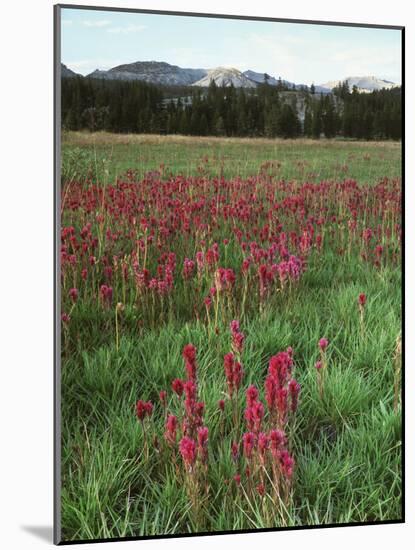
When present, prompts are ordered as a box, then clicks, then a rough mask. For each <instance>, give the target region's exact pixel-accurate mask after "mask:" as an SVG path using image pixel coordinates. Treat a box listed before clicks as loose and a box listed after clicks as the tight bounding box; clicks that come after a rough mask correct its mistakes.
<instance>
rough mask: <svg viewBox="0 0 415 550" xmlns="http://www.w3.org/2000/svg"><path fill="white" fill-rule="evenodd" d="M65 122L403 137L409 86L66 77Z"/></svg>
mask: <svg viewBox="0 0 415 550" xmlns="http://www.w3.org/2000/svg"><path fill="white" fill-rule="evenodd" d="M61 101H62V103H61V113H62V127H63V128H65V129H69V130H84V129H89V130H91V131H97V130H107V131H110V132H117V133H126V132H129V133H160V134H185V135H197V136H206V135H214V136H242V137H243V136H251V137H252V136H265V137H284V138H293V137H298V136H306V137H313V138H317V139H318V138H320V137H322V136H325V137H335V136H344V137H348V138H358V139H400V138H401V126H402V118H401V117H402V114H401V89H400V88H393V89H391V90H380V91H374V92H371V93H361V92H359V91H358V90H357V88H353V89H352V90H351V91H350V89H349V86H348V84H347V82H345V83H342V84H340V85H339V86H338V87H337V88H335V89H334V90H333V93H332V94H325V95H323V94H318V93H316V92H315V89H314V87H313V86H311V88H310V89H305V88H303V89H301V90H288V89H286V88H284V87H281V86H271V85H269V84H268V83H267V82H265V83H264V84H262V85H259V86H258V87H257V88H255V89H252V90H251V89H244V88H235V87H233V86H229V87H224V86H217V85H216V84H215V82H213V81H212V82H211V84H210V86H209V87H208V88H206V89H201V88H195V87H183V86H182V87H180V88H172V87H168V88H167V87H164V88H163V87H160V86H156V85H154V84H149V83H146V82H142V81H121V80H103V79H92V78H82V77H75V78H63V79H62V95H61Z"/></svg>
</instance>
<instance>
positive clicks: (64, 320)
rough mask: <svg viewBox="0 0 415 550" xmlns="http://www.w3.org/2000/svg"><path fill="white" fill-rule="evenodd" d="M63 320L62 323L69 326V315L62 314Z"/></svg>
mask: <svg viewBox="0 0 415 550" xmlns="http://www.w3.org/2000/svg"><path fill="white" fill-rule="evenodd" d="M61 320H62V323H65V324H68V323H69V321H70V320H71V318H70V316H69V315H68V314H67V313H62V316H61Z"/></svg>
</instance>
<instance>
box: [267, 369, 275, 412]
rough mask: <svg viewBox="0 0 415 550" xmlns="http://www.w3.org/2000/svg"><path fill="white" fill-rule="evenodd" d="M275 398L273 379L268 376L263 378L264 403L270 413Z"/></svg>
mask: <svg viewBox="0 0 415 550" xmlns="http://www.w3.org/2000/svg"><path fill="white" fill-rule="evenodd" d="M275 397H276V384H275V378H274V377H273V376H272V375H271V374H268V376H267V377H266V378H265V401H266V402H267V405H268V409H269V410H270V411H271V410H272V409H273V408H274V403H275Z"/></svg>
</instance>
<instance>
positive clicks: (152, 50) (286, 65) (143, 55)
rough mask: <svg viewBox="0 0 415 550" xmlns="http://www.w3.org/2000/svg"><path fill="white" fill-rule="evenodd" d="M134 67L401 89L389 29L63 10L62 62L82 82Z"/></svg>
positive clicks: (396, 48)
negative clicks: (350, 81) (356, 81)
mask: <svg viewBox="0 0 415 550" xmlns="http://www.w3.org/2000/svg"><path fill="white" fill-rule="evenodd" d="M133 61H166V62H167V63H171V64H173V65H179V66H180V67H187V68H189V67H190V68H205V69H210V68H214V67H218V66H225V67H236V68H237V69H239V70H242V71H244V70H247V69H252V70H254V71H258V72H267V73H269V74H271V75H272V76H275V77H277V78H278V77H279V76H281V78H283V79H287V80H290V81H292V82H296V83H297V84H299V83H304V84H311V83H312V82H314V83H315V84H321V83H324V82H326V81H328V80H337V79H343V78H345V77H346V76H366V75H375V76H378V77H380V78H386V79H387V80H392V81H393V82H397V83H400V82H401V33H400V31H398V30H391V29H372V28H357V27H339V26H330V25H310V24H308V25H305V24H298V23H276V22H268V21H245V20H230V19H213V18H204V17H179V16H172V15H154V14H140V13H126V12H111V11H105V10H102V11H99V10H79V9H69V8H63V9H62V62H63V63H65V64H66V65H67V66H68V67H69V68H71V69H72V70H74V71H76V72H79V73H81V74H88V73H90V72H92V71H93V70H95V69H97V68H98V69H109V68H111V67H114V66H116V65H120V64H122V63H132V62H133Z"/></svg>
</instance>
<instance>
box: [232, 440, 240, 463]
mask: <svg viewBox="0 0 415 550" xmlns="http://www.w3.org/2000/svg"><path fill="white" fill-rule="evenodd" d="M231 454H232V460H233V461H234V462H236V461H237V460H238V458H239V444H238V443H237V442H236V441H232V445H231Z"/></svg>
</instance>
